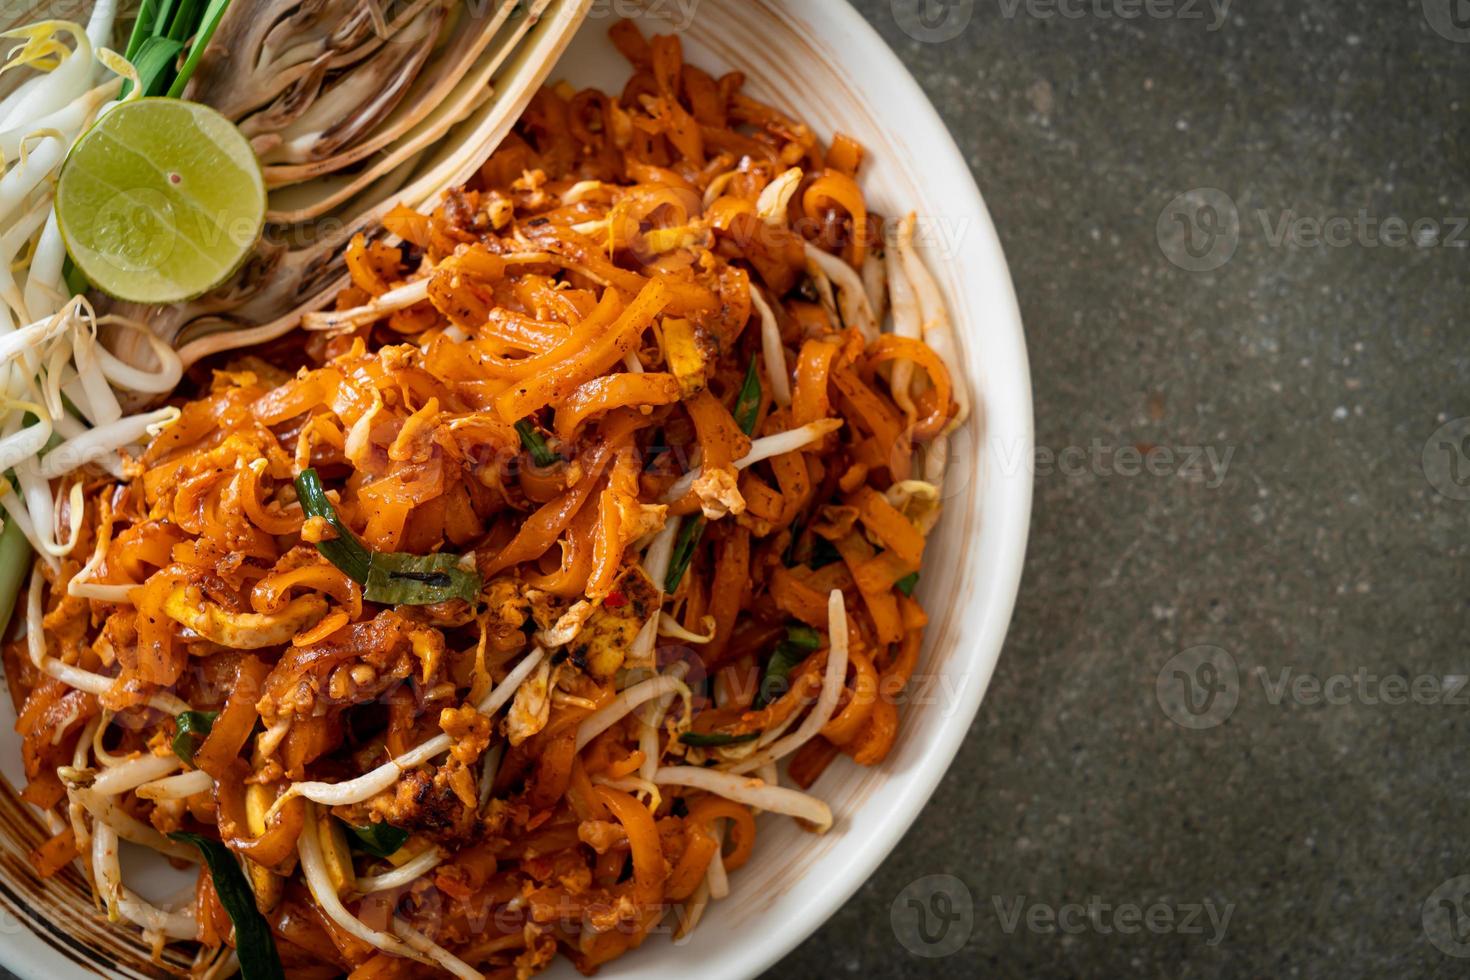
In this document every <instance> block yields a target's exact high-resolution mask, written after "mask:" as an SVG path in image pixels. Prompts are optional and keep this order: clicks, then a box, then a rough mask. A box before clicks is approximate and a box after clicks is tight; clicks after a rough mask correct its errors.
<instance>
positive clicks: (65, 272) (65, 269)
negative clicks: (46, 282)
mask: <svg viewBox="0 0 1470 980" xmlns="http://www.w3.org/2000/svg"><path fill="white" fill-rule="evenodd" d="M61 281H62V282H64V283H66V291H67V292H68V293H70V294H71V295H72V296H80V295H81V294H82V293H85V292H86V291H87V290H89V289H91V288H92V284H91V283H90V282H88V281H87V277H86V275H85V274H83V272H82V270H81V269H78V268H77V266H76V263H75V262H73V261H72V260H71V256H70V255H68V256H67V257H66V260H65V261H63V262H62V263H61Z"/></svg>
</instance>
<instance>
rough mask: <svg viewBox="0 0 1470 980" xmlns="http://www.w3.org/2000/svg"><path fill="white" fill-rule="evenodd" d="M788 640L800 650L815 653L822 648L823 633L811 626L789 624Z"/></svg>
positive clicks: (787, 630) (787, 628)
mask: <svg viewBox="0 0 1470 980" xmlns="http://www.w3.org/2000/svg"><path fill="white" fill-rule="evenodd" d="M786 642H787V643H790V644H791V645H792V646H794V647H796V648H797V649H798V650H804V651H805V652H807V653H815V652H816V651H818V650H820V649H822V634H821V633H819V632H817V631H816V630H814V629H812V628H811V627H810V626H802V625H797V626H788V627H786Z"/></svg>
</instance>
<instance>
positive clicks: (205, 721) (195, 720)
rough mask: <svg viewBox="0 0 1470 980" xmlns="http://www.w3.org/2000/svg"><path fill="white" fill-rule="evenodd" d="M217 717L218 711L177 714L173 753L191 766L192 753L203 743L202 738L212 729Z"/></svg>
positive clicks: (192, 762)
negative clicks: (176, 730)
mask: <svg viewBox="0 0 1470 980" xmlns="http://www.w3.org/2000/svg"><path fill="white" fill-rule="evenodd" d="M218 717H219V712H218V711H185V712H184V713H183V714H181V715H179V720H178V725H179V730H178V733H177V734H176V735H174V746H173V747H174V755H176V756H178V757H179V758H180V759H183V760H184V761H185V762H187V763H188V764H189V765H191V766H192V765H193V764H194V753H195V752H197V751H199V746H200V745H202V744H204V740H205V739H206V738H207V737H208V736H209V733H210V732H211V731H213V730H214V720H215V719H216V718H218Z"/></svg>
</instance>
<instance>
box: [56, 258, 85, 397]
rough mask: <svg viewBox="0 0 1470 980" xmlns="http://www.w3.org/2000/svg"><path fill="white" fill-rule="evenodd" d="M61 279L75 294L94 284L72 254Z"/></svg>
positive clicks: (62, 265) (62, 267)
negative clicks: (79, 267)
mask: <svg viewBox="0 0 1470 980" xmlns="http://www.w3.org/2000/svg"><path fill="white" fill-rule="evenodd" d="M61 281H62V282H64V283H66V291H67V292H68V293H70V294H71V295H73V296H80V295H81V294H82V293H85V292H86V291H87V290H89V289H91V288H92V284H91V283H90V282H88V281H87V277H86V275H85V274H84V273H83V272H82V270H81V269H78V268H77V266H76V263H75V262H73V261H72V260H71V256H70V255H68V256H67V257H66V259H65V261H63V262H62V263H61ZM78 414H80V413H78Z"/></svg>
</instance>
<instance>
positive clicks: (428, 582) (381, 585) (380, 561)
mask: <svg viewBox="0 0 1470 980" xmlns="http://www.w3.org/2000/svg"><path fill="white" fill-rule="evenodd" d="M459 563H460V556H459V555H453V554H442V553H441V554H437V555H405V554H401V553H398V552H381V551H379V552H373V553H372V561H371V562H370V563H369V565H368V577H367V588H366V589H365V590H364V591H363V594H362V595H363V598H365V599H367V600H368V601H369V602H381V603H383V604H384V605H389V606H425V605H432V604H434V603H436V602H447V601H448V600H450V599H463V600H464V601H465V602H474V601H475V596H477V595H479V594H480V576H479V575H477V574H476V573H474V572H467V571H464V570H463V569H461V568H460V567H459Z"/></svg>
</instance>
